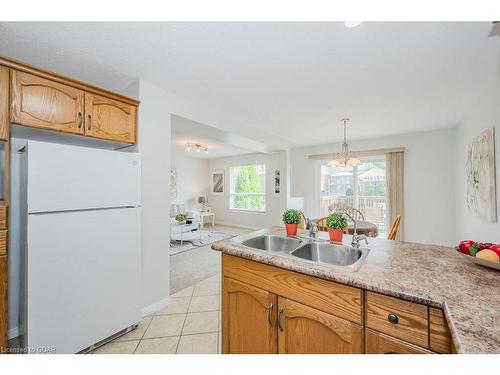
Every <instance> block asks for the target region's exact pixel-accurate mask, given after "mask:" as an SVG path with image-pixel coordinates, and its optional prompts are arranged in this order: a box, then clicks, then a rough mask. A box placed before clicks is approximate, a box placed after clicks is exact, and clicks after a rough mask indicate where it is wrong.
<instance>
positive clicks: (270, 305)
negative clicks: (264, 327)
mask: <svg viewBox="0 0 500 375" xmlns="http://www.w3.org/2000/svg"><path fill="white" fill-rule="evenodd" d="M267 320H268V321H269V325H270V326H271V327H272V326H273V304H272V303H270V304H269V308H268V313H267Z"/></svg>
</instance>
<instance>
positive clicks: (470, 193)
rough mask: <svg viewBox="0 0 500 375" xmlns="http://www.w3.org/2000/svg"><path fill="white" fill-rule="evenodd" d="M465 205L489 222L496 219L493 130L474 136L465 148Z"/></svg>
mask: <svg viewBox="0 0 500 375" xmlns="http://www.w3.org/2000/svg"><path fill="white" fill-rule="evenodd" d="M466 176H467V207H468V208H469V209H470V210H471V211H472V213H473V214H474V215H476V216H478V217H480V218H482V219H484V220H487V221H489V222H496V221H497V207H496V206H497V205H496V183H495V131H494V128H490V129H487V130H485V131H484V132H483V133H481V134H480V135H479V136H478V137H476V138H474V139H473V140H472V142H471V143H470V145H469V148H468V150H467V165H466Z"/></svg>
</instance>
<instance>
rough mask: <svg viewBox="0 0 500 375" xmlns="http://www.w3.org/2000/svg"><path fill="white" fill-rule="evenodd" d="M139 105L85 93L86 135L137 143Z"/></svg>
mask: <svg viewBox="0 0 500 375" xmlns="http://www.w3.org/2000/svg"><path fill="white" fill-rule="evenodd" d="M136 112H137V107H136V106H133V105H130V104H127V103H123V102H119V101H116V100H113V99H109V98H106V97H104V96H100V95H96V94H90V93H85V135H88V136H91V137H95V138H101V139H107V140H112V141H118V142H125V143H135V137H136Z"/></svg>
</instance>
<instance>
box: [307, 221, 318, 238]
mask: <svg viewBox="0 0 500 375" xmlns="http://www.w3.org/2000/svg"><path fill="white" fill-rule="evenodd" d="M307 225H308V226H309V238H312V239H316V234H317V233H318V226H317V225H316V223H313V222H312V220H311V219H309V218H307Z"/></svg>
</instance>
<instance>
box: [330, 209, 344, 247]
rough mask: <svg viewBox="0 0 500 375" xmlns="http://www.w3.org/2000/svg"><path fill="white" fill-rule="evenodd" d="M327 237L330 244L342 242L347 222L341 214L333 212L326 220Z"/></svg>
mask: <svg viewBox="0 0 500 375" xmlns="http://www.w3.org/2000/svg"><path fill="white" fill-rule="evenodd" d="M325 225H326V227H327V228H328V235H329V236H330V241H332V242H342V236H343V234H344V231H345V230H346V229H347V220H346V219H345V217H344V215H343V214H342V213H341V212H333V213H331V214H330V215H328V217H327V218H326V222H325Z"/></svg>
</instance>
